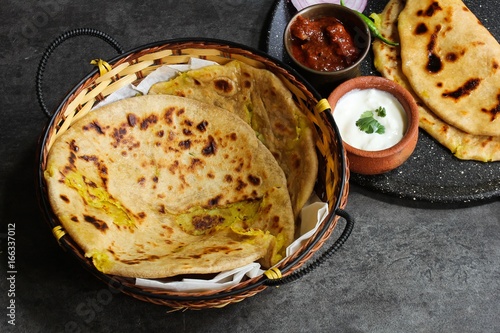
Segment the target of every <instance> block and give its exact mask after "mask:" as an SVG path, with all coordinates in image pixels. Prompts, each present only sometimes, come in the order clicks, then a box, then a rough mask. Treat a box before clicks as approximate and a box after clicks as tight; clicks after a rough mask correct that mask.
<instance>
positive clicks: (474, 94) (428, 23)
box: [398, 0, 500, 136]
mask: <svg viewBox="0 0 500 333" xmlns="http://www.w3.org/2000/svg"><path fill="white" fill-rule="evenodd" d="M398 32H399V36H400V42H401V61H402V66H401V68H402V70H403V73H404V74H405V76H406V77H407V79H408V82H409V83H410V84H411V86H412V88H413V90H414V91H415V93H416V94H417V95H418V96H419V97H420V98H421V99H422V100H423V101H425V103H426V105H427V106H428V107H429V109H430V110H431V111H432V112H434V113H435V114H436V115H437V116H438V117H440V118H441V119H443V120H444V121H445V122H446V123H448V124H450V125H452V126H454V127H456V128H458V129H460V130H462V131H464V132H467V133H470V134H474V135H485V136H500V44H499V43H498V42H497V41H496V39H495V38H494V37H493V36H492V35H491V33H490V32H489V31H488V29H486V28H485V27H484V26H483V25H482V24H481V22H480V21H479V19H478V18H477V17H476V16H475V15H474V14H473V13H472V12H471V11H470V10H469V9H468V8H467V7H466V6H465V4H464V3H463V2H462V1H460V0H439V1H436V0H408V1H406V4H405V6H404V8H403V9H402V11H401V13H400V14H399V16H398Z"/></svg>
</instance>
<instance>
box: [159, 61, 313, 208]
mask: <svg viewBox="0 0 500 333" xmlns="http://www.w3.org/2000/svg"><path fill="white" fill-rule="evenodd" d="M149 94H169V95H177V96H183V97H188V98H192V99H196V100H199V101H206V102H209V103H212V104H214V105H216V106H219V107H222V108H224V109H226V110H229V111H231V112H233V113H235V114H237V115H238V116H239V117H240V118H241V119H243V120H245V122H247V123H248V124H250V125H251V126H252V128H253V129H254V130H255V132H256V134H257V136H258V138H259V139H260V140H261V141H262V142H263V143H264V145H265V146H266V147H267V148H268V149H269V150H270V151H271V152H272V153H273V155H274V156H275V158H276V160H277V161H278V163H279V165H280V166H281V168H282V169H283V171H284V172H285V175H286V178H287V180H288V189H289V193H290V196H291V200H292V207H293V210H294V214H295V216H296V217H297V216H298V215H299V212H300V210H301V209H302V207H303V205H304V204H305V203H306V201H307V200H308V199H309V197H310V195H311V193H312V191H313V188H314V184H315V182H316V177H317V168H318V160H317V156H316V151H315V144H314V138H313V130H312V125H311V123H310V121H309V120H308V118H307V117H306V116H305V115H304V114H303V113H302V112H301V111H300V109H299V108H298V107H297V106H296V105H295V102H294V101H293V99H292V94H291V93H290V91H289V90H288V89H287V88H286V87H285V86H284V84H283V83H282V82H281V80H280V79H279V78H278V77H277V76H276V75H274V74H273V73H271V72H270V71H268V70H265V69H257V68H254V67H252V66H249V65H246V64H245V63H243V62H240V61H237V60H233V61H231V62H229V63H227V64H225V65H223V66H220V65H213V66H207V67H204V68H201V69H197V70H192V71H188V72H184V73H182V74H180V75H179V76H178V77H176V78H174V79H172V80H170V81H166V82H160V83H157V84H155V85H153V86H152V87H151V89H150V91H149Z"/></svg>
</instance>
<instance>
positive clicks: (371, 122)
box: [356, 109, 385, 134]
mask: <svg viewBox="0 0 500 333" xmlns="http://www.w3.org/2000/svg"><path fill="white" fill-rule="evenodd" d="M377 110H378V109H377ZM384 111H385V109H384ZM356 126H358V128H359V129H360V130H361V131H363V132H365V133H367V134H372V133H377V134H384V133H385V127H384V125H382V124H381V123H379V122H378V121H377V119H375V118H374V117H373V111H365V112H363V113H362V114H361V117H360V118H359V119H358V120H357V121H356Z"/></svg>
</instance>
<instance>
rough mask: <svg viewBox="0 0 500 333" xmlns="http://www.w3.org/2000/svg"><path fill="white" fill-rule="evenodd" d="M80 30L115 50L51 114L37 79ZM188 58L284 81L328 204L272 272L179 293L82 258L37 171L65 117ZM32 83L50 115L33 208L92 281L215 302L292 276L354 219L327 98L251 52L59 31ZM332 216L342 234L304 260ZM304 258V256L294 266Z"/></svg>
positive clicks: (166, 297) (170, 302)
mask: <svg viewBox="0 0 500 333" xmlns="http://www.w3.org/2000/svg"><path fill="white" fill-rule="evenodd" d="M80 35H91V36H95V37H98V38H101V39H103V40H105V41H106V42H108V43H109V44H110V45H111V46H113V47H114V48H115V49H116V50H117V51H118V52H119V53H120V55H119V56H118V57H116V58H114V59H112V60H110V61H109V62H101V63H100V64H101V65H100V70H99V71H98V69H96V70H95V71H93V72H92V73H90V74H89V75H88V76H87V77H85V78H84V79H83V80H82V81H81V82H80V83H79V84H77V85H76V86H75V87H74V88H73V89H72V90H71V91H70V92H69V94H68V95H67V96H66V97H65V98H64V100H63V101H62V103H61V104H60V106H59V107H58V109H57V111H56V112H55V113H53V114H51V112H50V111H49V110H48V109H47V107H46V105H45V103H44V100H43V94H42V77H43V72H44V70H45V66H46V63H47V61H48V59H49V56H50V55H51V54H52V52H53V51H54V50H55V49H56V47H57V46H58V45H60V44H61V43H62V42H64V41H65V40H67V39H69V38H72V37H75V36H80ZM193 57H197V58H201V59H207V60H212V61H216V62H218V63H220V64H224V63H226V62H228V61H230V60H231V59H237V60H239V61H242V62H245V63H246V64H249V65H251V66H254V67H257V68H266V69H268V70H270V71H272V72H273V73H274V74H276V75H277V76H278V77H279V78H280V79H281V80H282V81H283V82H284V83H285V85H286V86H287V87H288V88H289V89H290V91H291V92H292V94H293V96H294V99H295V101H296V103H297V104H298V105H299V107H300V108H301V109H302V111H303V112H304V113H305V114H307V116H308V117H309V118H310V119H311V121H312V122H313V123H314V125H315V128H316V130H317V134H318V138H319V139H318V141H317V152H318V159H319V170H318V180H317V184H316V189H315V191H316V194H317V195H318V196H319V197H320V198H321V199H322V200H323V201H324V202H327V203H328V207H329V215H328V216H327V217H326V218H325V219H324V221H323V222H322V224H321V226H320V228H319V229H318V230H317V232H316V233H315V234H314V236H313V237H311V238H310V239H309V241H307V242H306V244H304V245H303V246H302V247H301V248H300V249H299V250H298V251H297V252H296V253H295V254H294V255H292V256H290V257H288V258H287V259H286V260H285V261H283V262H282V263H281V264H280V265H279V266H278V267H277V268H278V270H276V272H277V273H278V274H274V275H273V274H265V275H262V276H260V277H256V278H252V279H247V280H245V281H243V282H241V283H239V284H238V285H236V286H234V287H231V288H228V289H224V290H216V291H207V292H196V293H179V292H172V291H167V290H159V289H154V288H145V287H139V286H136V285H135V283H134V279H130V278H123V277H119V276H112V275H107V274H103V273H101V272H99V271H98V270H97V269H96V268H95V267H94V266H93V264H92V262H91V261H90V260H89V259H88V258H86V257H85V255H84V252H83V251H82V249H80V248H79V246H78V245H77V244H76V243H75V242H74V241H73V239H72V238H71V237H70V236H69V235H68V234H66V233H65V231H64V229H63V228H62V226H61V224H60V222H59V221H58V219H57V217H56V216H55V215H54V213H53V211H52V209H51V206H50V204H49V200H48V195H47V189H46V185H45V183H44V179H43V172H44V169H45V167H46V159H47V155H48V152H49V150H50V148H51V146H52V144H53V142H54V140H55V139H56V138H57V137H58V136H59V135H60V134H61V133H63V132H64V131H66V130H67V129H68V127H69V126H70V125H71V124H72V123H73V122H75V121H76V120H77V119H79V118H81V117H83V116H84V115H85V114H87V113H88V112H89V111H90V110H91V108H92V107H93V106H94V105H96V103H99V101H101V100H103V99H104V98H105V97H106V96H108V95H109V94H111V93H112V92H114V91H116V90H118V89H119V88H121V87H123V86H125V85H127V84H130V83H133V84H137V83H138V82H140V80H142V79H143V78H144V77H145V76H147V75H148V74H149V73H151V72H152V71H153V70H155V69H156V68H158V67H159V66H161V65H164V64H184V63H187V62H188V61H189V60H190V58H193ZM108 64H109V65H108ZM36 85H37V97H38V100H39V102H40V106H41V108H42V110H43V111H44V112H45V113H46V114H47V115H48V116H49V117H50V122H49V123H48V125H47V127H46V129H45V130H44V132H43V133H42V136H41V137H40V142H39V149H38V156H37V158H38V161H39V164H38V166H37V170H36V179H37V184H36V188H37V192H38V193H37V194H38V199H39V203H40V208H41V210H42V212H43V214H44V217H45V219H46V221H47V223H48V225H49V226H50V229H51V230H52V231H53V233H54V236H55V237H56V239H57V240H58V242H59V244H60V246H61V247H62V248H63V249H65V250H66V251H67V252H69V253H71V254H72V255H74V256H75V258H76V259H77V260H79V261H80V262H81V263H82V264H83V266H85V267H86V268H87V269H88V270H90V271H91V272H92V273H93V274H94V275H95V276H97V277H98V278H99V279H101V280H102V281H104V282H106V283H107V284H109V286H111V287H113V288H115V289H117V290H120V291H121V292H123V293H125V294H128V295H130V296H133V297H135V298H137V299H140V300H143V301H147V302H151V303H155V304H159V305H165V306H168V307H171V308H173V309H201V308H214V307H223V306H225V305H227V304H230V303H234V302H239V301H241V300H243V299H245V298H247V297H250V296H253V295H255V294H257V293H259V292H261V291H262V290H264V289H266V288H267V287H268V286H276V285H281V284H285V283H288V282H291V281H294V280H297V279H299V278H300V277H302V276H303V275H305V274H307V273H309V272H310V271H312V270H313V269H314V268H316V267H317V266H319V265H320V264H321V263H322V262H323V261H324V260H326V259H327V258H328V257H330V256H331V255H332V254H333V253H334V252H335V251H336V250H337V249H338V248H340V246H341V245H342V244H343V243H344V242H345V241H346V240H347V238H348V237H349V235H350V233H351V230H352V227H353V223H354V222H353V221H352V219H351V218H350V217H349V215H348V214H347V213H346V212H345V211H344V210H343V208H344V207H345V205H346V201H347V194H348V179H349V171H348V167H347V162H346V158H345V154H344V150H343V147H342V144H341V140H340V137H339V132H338V130H337V128H336V126H335V124H334V121H333V118H332V116H331V113H330V112H329V109H328V107H329V106H328V103H325V100H324V99H323V100H321V98H320V96H319V94H318V93H317V92H316V91H315V90H314V89H313V88H312V87H311V86H310V85H309V84H308V83H307V82H305V81H304V80H303V79H302V78H301V77H300V76H299V75H298V74H297V73H296V72H295V71H294V70H293V69H291V68H290V67H288V66H287V65H285V64H283V63H281V62H280V61H278V60H276V59H272V58H271V57H269V56H268V55H266V54H264V53H262V52H260V51H258V50H254V49H251V48H248V47H245V46H243V45H239V44H235V43H229V42H225V41H220V40H209V39H200V40H187V39H178V40H171V41H162V42H157V43H153V44H149V45H145V46H142V47H139V48H136V49H133V50H131V51H129V52H123V50H122V48H121V47H120V45H119V44H118V43H117V42H116V41H115V40H114V39H113V38H111V37H109V36H108V35H106V34H104V33H102V32H100V31H97V30H94V29H75V30H71V31H68V32H66V33H64V34H62V35H61V36H59V37H58V38H57V39H55V40H54V42H53V43H52V44H51V45H50V46H49V47H48V48H47V50H46V51H45V53H44V55H43V57H42V59H41V61H40V65H39V68H38V72H37V77H36ZM340 217H343V218H344V219H345V220H346V224H345V227H344V230H343V232H342V234H341V235H340V236H339V237H338V239H337V240H336V241H335V243H333V245H332V246H331V247H330V248H329V249H327V250H325V251H324V252H323V254H322V255H319V256H318V257H317V258H316V259H315V260H310V259H311V257H312V256H313V254H315V253H316V251H317V250H319V249H320V248H321V247H322V246H323V244H324V242H325V241H326V240H327V239H328V238H329V237H330V235H331V234H332V232H333V230H334V229H335V227H336V226H337V222H338V220H339V218H340ZM308 260H310V261H311V262H309V263H307V265H305V266H304V267H302V268H301V266H303V265H304V264H305V263H306V262H307V261H308ZM299 268H300V269H299Z"/></svg>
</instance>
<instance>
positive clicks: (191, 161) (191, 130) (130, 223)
mask: <svg viewBox="0 0 500 333" xmlns="http://www.w3.org/2000/svg"><path fill="white" fill-rule="evenodd" d="M44 176H45V180H46V182H47V187H48V193H49V198H50V202H51V206H52V208H53V210H54V212H55V214H56V215H57V216H58V218H59V220H60V221H61V224H62V225H63V227H64V228H65V230H66V231H67V232H68V233H69V234H70V235H71V236H72V237H73V238H74V240H75V241H76V242H77V243H78V244H79V246H81V247H82V249H83V250H84V251H85V255H86V256H87V257H91V258H92V260H93V263H94V265H95V267H96V268H97V269H98V270H99V271H101V272H103V273H107V274H114V275H120V276H126V277H143V278H161V277H169V276H174V275H180V274H194V273H200V274H204V273H216V272H220V271H224V270H229V269H233V268H236V267H241V266H244V265H246V264H248V263H251V262H254V261H260V263H261V264H262V265H263V266H264V267H270V266H271V265H273V264H275V263H277V262H278V261H279V260H280V259H281V258H282V256H283V253H284V250H285V248H286V247H287V246H288V245H289V244H290V243H291V242H292V241H293V237H294V215H293V211H292V206H291V202H290V196H289V194H288V190H287V186H286V184H287V183H286V178H285V175H284V173H283V171H282V169H281V168H280V166H279V165H278V163H277V162H276V160H275V158H274V157H273V155H272V154H271V152H270V151H269V150H268V149H267V148H266V147H265V146H264V145H263V144H262V143H261V142H260V140H258V138H257V137H256V135H255V133H254V131H253V129H252V128H251V127H250V126H249V125H248V124H247V123H246V122H244V121H243V120H241V119H240V118H239V117H238V116H237V115H235V114H233V113H231V112H228V111H226V110H224V109H221V108H218V107H215V106H213V105H209V104H206V103H202V102H198V101H195V100H192V99H187V98H182V97H177V96H166V95H159V96H140V97H133V98H128V99H125V100H121V101H118V102H114V103H111V104H109V105H106V106H103V107H101V108H99V109H98V110H96V111H94V112H91V113H89V114H88V115H86V116H85V117H83V118H82V119H80V120H79V121H78V122H76V123H75V124H73V125H72V126H71V127H70V128H69V129H68V130H67V131H66V132H65V133H63V134H62V135H61V136H60V137H59V138H58V139H57V140H56V141H55V142H54V144H53V146H52V148H51V150H50V153H49V156H48V161H47V168H46V171H45V173H44Z"/></svg>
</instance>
